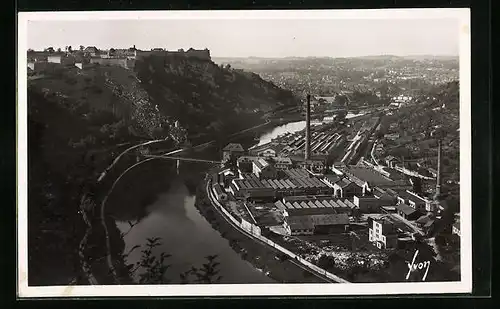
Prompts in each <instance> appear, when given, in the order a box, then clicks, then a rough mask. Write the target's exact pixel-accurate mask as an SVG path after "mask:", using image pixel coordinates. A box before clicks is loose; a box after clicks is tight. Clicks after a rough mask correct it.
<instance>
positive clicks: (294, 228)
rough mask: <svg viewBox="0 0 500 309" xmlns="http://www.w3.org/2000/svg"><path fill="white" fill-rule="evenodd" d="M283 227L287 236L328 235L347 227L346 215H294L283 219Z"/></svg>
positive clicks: (347, 219)
mask: <svg viewBox="0 0 500 309" xmlns="http://www.w3.org/2000/svg"><path fill="white" fill-rule="evenodd" d="M283 226H284V228H285V230H286V232H287V233H288V234H289V235H312V234H330V233H335V232H343V231H345V230H346V229H347V228H348V227H349V217H348V216H347V214H315V215H294V216H289V217H286V218H285V221H284V223H283Z"/></svg>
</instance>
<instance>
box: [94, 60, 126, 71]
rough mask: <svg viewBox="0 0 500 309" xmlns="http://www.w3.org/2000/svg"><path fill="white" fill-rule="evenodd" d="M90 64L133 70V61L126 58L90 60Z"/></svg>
mask: <svg viewBox="0 0 500 309" xmlns="http://www.w3.org/2000/svg"><path fill="white" fill-rule="evenodd" d="M90 63H93V64H99V65H114V66H120V67H122V68H125V69H133V68H134V67H135V60H133V59H126V58H91V59H90Z"/></svg>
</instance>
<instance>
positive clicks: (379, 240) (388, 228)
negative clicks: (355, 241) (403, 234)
mask: <svg viewBox="0 0 500 309" xmlns="http://www.w3.org/2000/svg"><path fill="white" fill-rule="evenodd" d="M370 223H371V226H370V228H369V229H368V240H369V241H370V242H371V243H373V244H374V245H376V246H377V248H379V249H386V248H396V247H397V245H398V234H397V231H396V229H395V227H394V224H393V223H392V222H391V221H389V220H388V219H387V218H386V217H382V218H380V219H372V220H371V222H369V224H370Z"/></svg>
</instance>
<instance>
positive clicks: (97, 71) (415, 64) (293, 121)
mask: <svg viewBox="0 0 500 309" xmlns="http://www.w3.org/2000/svg"><path fill="white" fill-rule="evenodd" d="M18 17H19V26H18V103H17V104H18V105H17V109H18V119H17V121H18V219H17V220H18V266H19V267H18V290H19V296H20V297H64V296H66V297H67V296H71V297H75V296H146V295H149V296H249V295H263V296H265V295H275V296H279V295H380V294H382V295H387V294H418V293H427V294H430V293H464V292H470V291H471V289H472V262H471V256H472V237H471V142H470V140H471V128H470V104H471V102H470V100H471V99H470V21H469V11H468V9H381V10H310V11H309V10H302V11H301V10H295V11H294V10H290V11H155V12H147V11H143V12H132V11H128V12H126V11H123V12H120V11H110V12H38V13H34V12H33V13H29V12H26V13H19V15H18Z"/></svg>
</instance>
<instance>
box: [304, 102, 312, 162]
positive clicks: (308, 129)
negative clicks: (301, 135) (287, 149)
mask: <svg viewBox="0 0 500 309" xmlns="http://www.w3.org/2000/svg"><path fill="white" fill-rule="evenodd" d="M305 148H306V150H305V159H306V160H309V159H310V156H311V95H310V94H308V95H307V105H306V146H305Z"/></svg>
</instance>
